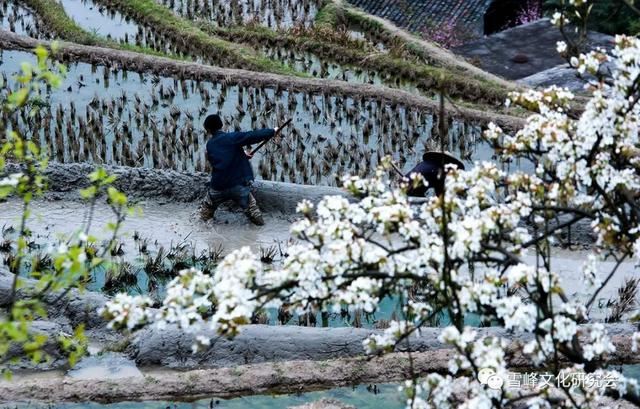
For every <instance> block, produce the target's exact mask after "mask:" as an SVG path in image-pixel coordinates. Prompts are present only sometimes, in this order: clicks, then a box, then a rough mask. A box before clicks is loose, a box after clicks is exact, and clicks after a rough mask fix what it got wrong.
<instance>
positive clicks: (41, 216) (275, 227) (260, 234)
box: [0, 201, 292, 252]
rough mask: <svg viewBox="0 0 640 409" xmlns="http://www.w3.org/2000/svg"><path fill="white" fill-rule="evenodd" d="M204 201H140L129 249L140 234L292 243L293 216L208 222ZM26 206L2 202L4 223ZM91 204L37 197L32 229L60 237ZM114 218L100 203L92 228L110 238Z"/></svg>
mask: <svg viewBox="0 0 640 409" xmlns="http://www.w3.org/2000/svg"><path fill="white" fill-rule="evenodd" d="M197 206H198V204H197V203H194V204H192V205H189V204H184V203H160V202H143V203H139V204H138V208H139V211H140V213H139V214H134V215H132V216H130V217H128V218H127V220H126V221H125V223H124V225H123V227H122V229H121V232H122V234H123V236H124V238H125V251H131V252H133V251H134V249H135V247H134V245H133V239H132V237H133V235H134V232H138V233H139V234H140V235H141V236H142V237H144V238H148V239H150V241H151V242H155V241H157V242H158V245H159V246H164V247H165V248H168V247H170V246H171V245H172V244H177V243H181V242H184V241H188V242H190V243H192V244H193V245H194V246H195V247H196V248H197V249H206V248H209V247H217V246H218V245H223V246H224V249H225V251H231V250H234V249H238V248H240V247H243V246H251V247H252V248H254V249H256V250H257V249H259V247H260V246H271V245H273V244H275V243H276V241H287V239H288V237H289V224H290V223H289V220H292V217H286V216H281V215H274V214H267V215H265V221H266V225H265V226H261V227H258V226H254V225H252V224H250V223H249V222H248V221H247V220H246V218H245V216H244V214H243V213H240V212H232V211H228V210H220V212H219V213H218V214H217V215H216V216H217V220H216V221H213V222H206V223H205V222H202V221H201V220H199V219H198V218H197V217H196V215H195V212H196V209H197ZM19 215H20V205H19V203H18V202H16V201H8V202H6V203H0V226H2V225H5V224H6V225H7V226H9V225H14V226H15V225H17V224H18V217H19ZM86 216H87V215H86V206H85V205H84V204H83V203H80V202H73V201H51V202H50V201H36V202H35V203H34V207H33V216H32V218H31V220H30V222H29V228H30V229H31V230H32V231H33V232H34V234H36V235H39V236H40V237H41V238H42V239H46V238H48V239H51V240H55V239H56V235H55V234H54V233H53V232H56V233H62V234H65V235H66V234H71V233H73V232H76V231H78V229H79V228H81V226H82V223H83V221H84V220H85V219H86ZM113 220H114V217H113V213H112V212H111V210H110V209H109V208H108V206H106V205H102V204H99V205H98V206H97V207H96V210H95V213H94V217H93V222H92V226H93V227H92V229H91V231H92V232H93V234H94V235H96V236H97V237H98V238H99V239H103V240H106V239H108V238H109V237H110V235H109V232H108V231H107V229H106V226H107V223H109V222H112V221H113Z"/></svg>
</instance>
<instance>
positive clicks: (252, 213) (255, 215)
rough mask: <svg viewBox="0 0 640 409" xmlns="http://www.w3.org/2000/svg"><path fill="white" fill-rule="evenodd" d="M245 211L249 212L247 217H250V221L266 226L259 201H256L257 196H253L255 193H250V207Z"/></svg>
mask: <svg viewBox="0 0 640 409" xmlns="http://www.w3.org/2000/svg"><path fill="white" fill-rule="evenodd" d="M245 213H246V214H247V217H248V218H249V221H251V223H253V224H255V225H256V226H264V219H263V218H262V212H261V211H260V208H259V207H258V203H257V202H256V199H255V197H253V194H251V193H249V207H248V208H247V210H245Z"/></svg>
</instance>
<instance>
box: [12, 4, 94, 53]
mask: <svg viewBox="0 0 640 409" xmlns="http://www.w3.org/2000/svg"><path fill="white" fill-rule="evenodd" d="M20 2H22V3H24V4H25V5H26V6H27V7H29V8H30V9H32V10H33V11H34V12H35V13H36V14H37V15H38V17H39V18H40V19H41V20H42V21H43V23H44V24H45V26H46V27H47V28H48V29H49V30H51V31H52V32H53V33H55V34H56V35H57V36H58V37H59V38H61V39H63V40H67V41H72V42H74V43H79V44H86V45H106V40H105V39H103V38H101V37H100V36H98V35H97V34H95V33H90V32H88V31H85V30H84V29H83V28H82V27H80V26H78V25H77V24H76V22H75V21H73V20H72V19H71V18H70V17H69V16H68V15H67V13H66V12H65V11H64V7H62V4H61V3H58V2H57V1H55V0H20Z"/></svg>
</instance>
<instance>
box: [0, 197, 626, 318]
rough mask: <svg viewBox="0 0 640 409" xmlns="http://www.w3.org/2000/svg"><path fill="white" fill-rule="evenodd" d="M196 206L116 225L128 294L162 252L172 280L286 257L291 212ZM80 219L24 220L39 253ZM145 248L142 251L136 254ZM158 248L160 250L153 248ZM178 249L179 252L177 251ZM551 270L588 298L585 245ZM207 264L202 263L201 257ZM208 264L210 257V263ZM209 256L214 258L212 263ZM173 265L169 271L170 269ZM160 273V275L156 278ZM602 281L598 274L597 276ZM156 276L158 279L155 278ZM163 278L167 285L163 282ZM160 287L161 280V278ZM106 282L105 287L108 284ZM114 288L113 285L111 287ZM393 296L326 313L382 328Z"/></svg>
mask: <svg viewBox="0 0 640 409" xmlns="http://www.w3.org/2000/svg"><path fill="white" fill-rule="evenodd" d="M197 207H198V203H175V202H170V201H164V200H146V201H143V202H140V203H139V204H138V208H139V211H138V212H136V214H134V215H132V216H130V217H129V218H128V219H127V220H126V222H125V223H124V225H123V226H122V229H121V233H122V240H121V242H120V249H121V254H120V256H119V257H117V258H118V259H120V260H121V261H125V262H126V263H127V265H129V266H130V268H131V269H132V270H131V274H133V276H134V277H135V281H136V285H135V286H134V287H131V288H123V289H127V290H129V291H130V292H132V293H139V292H143V293H144V292H147V291H149V290H148V289H149V284H150V278H149V276H148V275H147V273H146V272H145V266H147V265H148V262H149V260H153V259H154V258H156V257H157V255H158V253H162V254H164V256H163V257H164V258H165V260H164V261H165V265H166V268H167V270H166V273H167V274H168V275H167V277H169V278H170V277H173V276H175V274H176V273H177V270H176V268H178V267H176V265H177V263H178V262H179V261H180V260H187V259H190V258H191V257H195V258H198V256H199V255H201V254H205V255H206V256H207V257H208V258H209V259H210V258H215V259H219V257H221V256H223V255H225V254H227V253H229V252H231V251H233V250H235V249H238V248H240V247H243V246H250V247H251V248H252V249H253V250H254V251H255V252H256V253H257V254H261V256H265V255H266V254H269V261H268V262H267V263H266V264H265V265H267V264H271V263H274V265H275V266H277V264H278V263H279V262H280V260H282V259H283V257H285V256H286V253H287V248H288V245H289V243H290V240H291V235H290V233H289V226H290V224H291V222H292V221H294V220H296V215H294V214H286V213H279V212H271V213H269V212H267V213H266V214H265V220H266V225H265V226H261V227H258V226H254V225H252V224H250V223H249V222H248V221H247V220H246V217H245V215H244V214H243V213H241V212H238V211H233V210H224V209H221V210H219V212H218V213H217V215H216V220H213V221H209V222H202V221H201V220H199V218H198V216H197ZM0 209H1V210H2V212H1V213H0V226H2V228H3V234H4V231H5V230H7V229H8V228H9V227H10V226H16V225H17V223H18V222H19V220H18V218H19V215H20V214H21V206H20V203H19V202H17V201H14V200H9V201H8V202H5V203H2V204H0ZM85 217H86V207H85V205H84V204H83V203H81V202H79V201H74V200H68V199H64V200H57V201H49V200H39V201H36V202H35V203H34V208H33V216H32V217H31V219H30V221H29V228H30V229H31V230H32V232H33V235H32V240H33V241H34V242H35V243H36V244H38V245H42V246H41V251H44V250H45V249H46V247H47V246H48V245H53V246H55V245H56V243H57V242H59V241H60V240H62V239H63V238H64V236H63V235H69V234H71V233H73V232H75V231H77V229H78V228H79V227H80V226H81V225H82V221H83V220H84V218H85ZM110 221H113V215H112V213H111V211H110V209H109V208H108V206H107V205H99V206H98V207H97V208H96V211H95V213H94V216H93V222H92V226H93V227H92V232H93V234H95V235H96V236H97V237H98V238H99V239H100V240H106V239H108V238H109V233H108V231H107V230H106V229H105V227H106V226H107V223H109V222H110ZM142 246H144V248H145V251H146V253H145V252H142V251H141V247H142ZM160 248H162V250H160ZM182 250H184V252H182V253H181V251H182ZM553 252H554V257H555V258H554V260H555V261H554V270H555V271H557V272H558V273H559V274H560V276H561V279H562V285H563V287H564V288H565V291H566V293H567V295H568V296H570V297H571V298H572V299H580V300H582V299H584V300H585V302H586V301H587V299H588V295H587V294H588V291H587V290H588V289H587V288H586V284H585V282H584V280H583V279H582V271H583V264H584V263H585V261H586V260H587V257H586V256H587V255H588V254H589V253H588V251H586V250H574V251H571V250H565V249H560V248H557V249H554V250H553ZM170 253H174V254H180V256H179V257H176V258H175V259H171V258H166V255H167V254H170ZM524 259H525V260H527V261H528V262H535V256H534V255H533V254H532V255H530V256H527V257H524ZM205 261H206V260H205ZM209 261H211V260H209ZM213 261H215V260H213ZM614 265H615V262H614V261H612V260H605V261H603V262H601V268H600V271H602V272H606V271H610V270H611V269H612V268H613V266H614ZM174 267H175V268H174ZM618 271H619V272H618V273H617V274H616V275H615V277H614V279H612V280H611V281H610V282H609V283H608V284H607V286H606V287H605V288H604V290H603V291H602V292H601V294H600V295H599V298H598V299H597V300H596V303H595V307H594V310H593V311H592V312H591V316H592V318H594V319H603V318H604V317H605V316H606V315H607V313H608V311H609V310H608V307H607V305H608V301H609V299H615V297H616V291H617V290H618V288H619V287H621V286H622V285H623V283H624V282H625V280H626V279H627V278H630V277H633V275H634V271H635V266H634V263H633V262H625V263H623V264H621V266H620V267H619V269H618ZM163 277H164V276H163ZM601 278H602V279H604V276H603V277H601ZM105 281H108V276H107V274H106V273H105V272H104V271H99V272H98V273H97V274H96V275H95V276H94V277H93V283H92V284H91V285H90V287H89V288H90V289H93V290H101V289H103V288H104V286H105ZM161 281H162V280H161ZM164 282H165V283H166V282H168V279H167V280H164ZM160 284H162V282H161V283H160ZM107 287H108V286H107ZM118 288H119V287H118ZM154 288H157V289H158V290H159V292H157V291H156V293H155V295H154V297H160V296H161V295H162V294H163V292H162V291H163V286H162V285H160V286H155V287H154ZM397 301H398V300H396V299H386V300H384V301H383V303H382V308H381V309H380V310H379V311H378V312H376V313H375V314H372V315H367V314H363V313H362V312H358V311H346V313H345V314H332V315H331V316H330V317H329V326H336V327H337V326H353V325H355V326H363V327H368V328H370V327H375V326H376V325H383V323H384V322H385V321H388V320H390V319H392V318H394V317H399V316H401V315H400V314H401V312H400V309H399V306H398V302H397ZM296 318H297V317H291V321H290V322H289V323H290V324H295V323H297V322H298V320H297V319H296ZM321 318H322V317H320V315H319V314H318V316H317V317H316V319H315V320H314V325H318V326H319V325H320V323H321ZM265 320H266V322H268V323H270V324H276V323H277V322H278V317H277V311H275V310H274V311H267V315H266V317H265ZM447 322H448V320H447V318H446V317H441V318H440V320H439V325H444V324H446V323H447ZM468 324H469V325H473V326H475V325H479V324H480V320H479V318H478V317H472V316H470V317H469V320H468Z"/></svg>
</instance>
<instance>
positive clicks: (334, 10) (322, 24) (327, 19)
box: [315, 1, 344, 30]
mask: <svg viewBox="0 0 640 409" xmlns="http://www.w3.org/2000/svg"><path fill="white" fill-rule="evenodd" d="M343 20H344V16H343V10H342V9H341V8H340V7H338V5H336V4H335V3H334V2H333V1H327V2H325V4H324V5H323V6H322V8H321V9H320V10H318V14H316V20H315V26H316V27H317V28H323V29H329V30H335V29H337V28H338V24H339V23H340V22H341V21H343Z"/></svg>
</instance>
